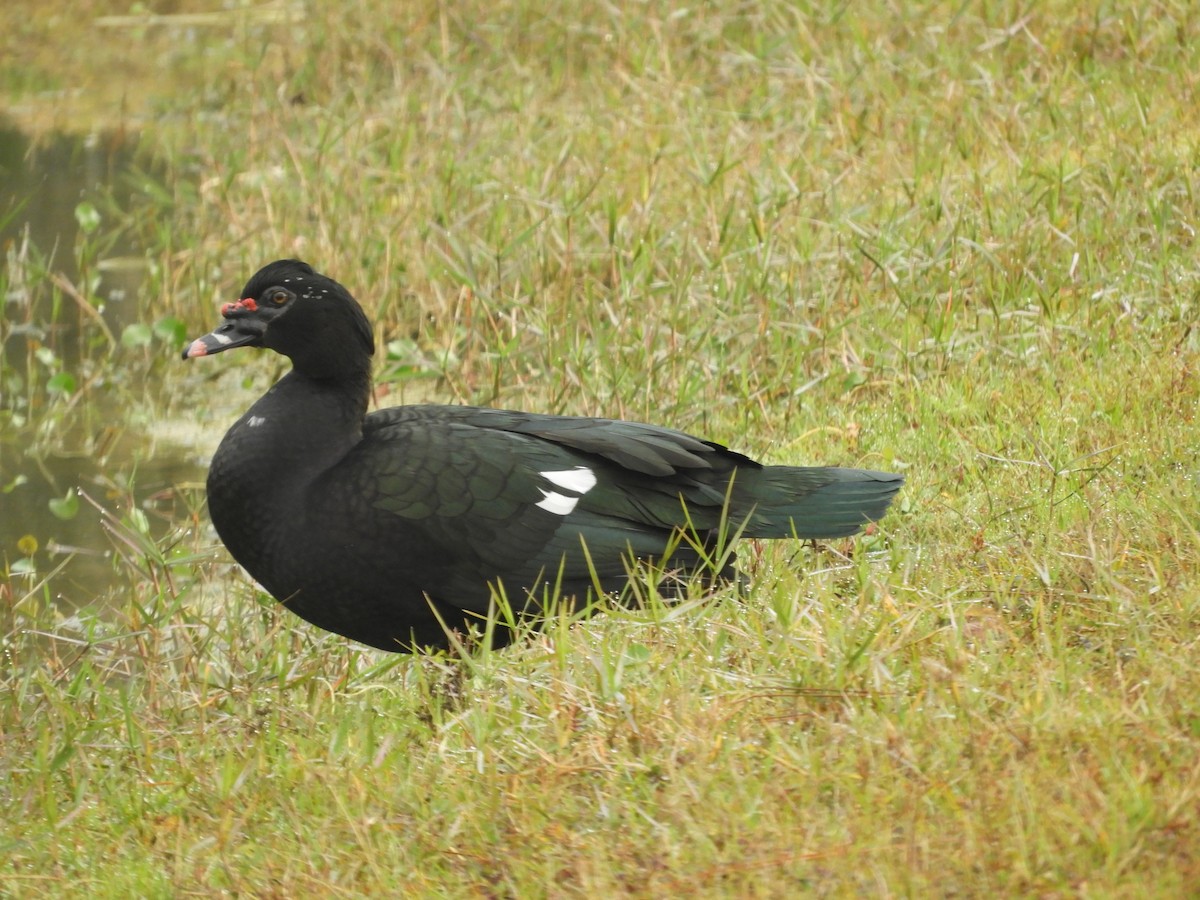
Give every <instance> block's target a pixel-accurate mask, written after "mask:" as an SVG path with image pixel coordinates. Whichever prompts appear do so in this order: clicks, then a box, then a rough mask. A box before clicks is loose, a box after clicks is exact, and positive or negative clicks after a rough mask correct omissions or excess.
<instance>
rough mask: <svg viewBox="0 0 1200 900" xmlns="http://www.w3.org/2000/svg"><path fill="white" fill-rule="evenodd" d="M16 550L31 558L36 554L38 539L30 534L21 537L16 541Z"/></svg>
mask: <svg viewBox="0 0 1200 900" xmlns="http://www.w3.org/2000/svg"><path fill="white" fill-rule="evenodd" d="M17 549H18V550H20V551H21V552H22V553H24V554H25V555H26V556H33V554H35V553H37V549H38V539H37V538H35V537H34V536H33V535H32V534H24V535H21V537H19V538H18V539H17Z"/></svg>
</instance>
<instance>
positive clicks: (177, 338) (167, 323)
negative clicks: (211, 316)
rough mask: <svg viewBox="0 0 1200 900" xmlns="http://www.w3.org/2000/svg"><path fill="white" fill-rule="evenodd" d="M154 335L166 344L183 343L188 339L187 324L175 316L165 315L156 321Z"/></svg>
mask: <svg viewBox="0 0 1200 900" xmlns="http://www.w3.org/2000/svg"><path fill="white" fill-rule="evenodd" d="M154 336H155V337H156V338H158V339H159V340H160V341H163V342H164V343H166V344H182V343H183V342H184V341H186V340H187V326H186V325H184V324H183V320H182V319H180V318H177V317H175V316H163V318H161V319H159V320H158V321H157V322H155V323H154Z"/></svg>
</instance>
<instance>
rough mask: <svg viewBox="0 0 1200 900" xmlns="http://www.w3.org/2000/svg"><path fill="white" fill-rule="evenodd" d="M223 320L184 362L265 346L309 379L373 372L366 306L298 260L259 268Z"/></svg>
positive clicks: (189, 351)
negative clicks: (288, 361)
mask: <svg viewBox="0 0 1200 900" xmlns="http://www.w3.org/2000/svg"><path fill="white" fill-rule="evenodd" d="M221 315H222V316H223V317H224V319H225V321H224V322H223V323H222V324H221V325H220V326H218V327H217V328H216V329H214V330H213V331H210V332H209V333H208V334H206V335H204V336H203V337H199V338H196V340H194V341H192V342H191V343H190V344H189V345H188V346H187V349H185V350H184V351H183V358H184V359H191V358H193V357H196V356H208V355H210V354H213V353H220V352H221V351H223V350H232V349H233V348H234V347H267V348H269V349H271V350H274V351H275V352H276V353H282V354H283V355H284V356H286V357H288V358H289V359H290V360H291V361H292V366H293V367H294V368H295V369H296V371H298V372H300V373H301V374H304V375H307V376H309V377H310V378H322V379H324V378H342V377H347V376H353V375H360V374H362V373H363V372H369V371H370V367H371V356H372V355H373V354H374V352H375V338H374V335H373V334H372V332H371V323H370V322H369V321H367V316H366V314H365V313H364V312H363V310H362V307H361V306H359V305H358V301H357V300H355V299H354V298H353V297H352V296H350V292H349V291H347V290H346V289H345V288H344V287H342V286H341V285H340V284H338V283H337V282H336V281H334V280H333V279H332V278H327V277H326V276H324V275H322V274H320V273H319V272H314V271H313V269H312V267H311V266H310V265H308V264H307V263H303V262H300V260H298V259H280V260H277V261H275V262H273V263H270V264H269V265H266V266H264V267H263V268H261V269H259V271H258V272H257V273H256V274H255V275H254V277H253V278H251V279H250V281H249V282H247V284H246V286H245V287H244V288H243V289H242V299H240V300H237V301H235V302H233V303H226V304H225V305H223V306H222V307H221Z"/></svg>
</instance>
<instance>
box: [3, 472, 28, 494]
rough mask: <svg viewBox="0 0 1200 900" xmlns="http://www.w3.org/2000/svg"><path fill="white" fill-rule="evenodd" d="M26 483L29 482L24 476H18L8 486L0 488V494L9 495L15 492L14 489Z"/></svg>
mask: <svg viewBox="0 0 1200 900" xmlns="http://www.w3.org/2000/svg"><path fill="white" fill-rule="evenodd" d="M27 481H29V479H28V478H26V477H25V476H24V475H18V476H17V477H16V478H14V479H13V480H12V481H10V482H9V483H8V484H6V485H4V487H0V494H11V493H12V492H13V490H15V489H16V488H19V487H20V486H21V485H23V484H25V482H27Z"/></svg>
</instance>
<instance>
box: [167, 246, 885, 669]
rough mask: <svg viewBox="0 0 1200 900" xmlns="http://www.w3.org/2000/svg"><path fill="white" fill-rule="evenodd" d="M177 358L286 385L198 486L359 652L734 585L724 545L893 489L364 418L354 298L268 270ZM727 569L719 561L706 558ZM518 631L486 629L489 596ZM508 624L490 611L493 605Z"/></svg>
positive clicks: (304, 606) (532, 423)
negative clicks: (222, 357)
mask: <svg viewBox="0 0 1200 900" xmlns="http://www.w3.org/2000/svg"><path fill="white" fill-rule="evenodd" d="M220 314H221V323H220V324H219V325H218V327H216V328H215V329H214V330H213V331H211V332H209V333H208V334H205V335H204V336H202V337H199V338H196V339H195V340H193V341H191V342H190V343H189V344H188V345H187V347H186V348H185V349H184V350H183V358H184V359H185V360H187V359H197V358H199V357H208V356H213V355H215V354H218V353H224V352H225V351H227V350H233V349H236V348H240V347H256V348H265V349H267V350H271V351H274V352H275V353H278V354H281V355H283V356H285V357H287V358H288V359H289V360H290V361H291V369H290V371H288V372H287V373H286V374H284V375H283V376H282V377H281V378H280V379H279V380H278V381H277V382H276V383H275V384H274V385H273V386H272V387H270V388H269V389H268V390H267V392H266V393H265V394H263V395H262V396H261V397H259V398H258V400H256V401H255V402H254V403H253V404H252V405H251V406H250V408H249V409H248V410H246V412H245V413H244V414H243V415H242V416H241V417H240V418H239V419H238V420H237V421H236V422H234V423H233V425H232V426H231V427H230V429H229V431H228V432H227V433H226V434H225V436H224V438H223V439H222V440H221V442H220V444H219V446H218V447H217V450H216V452H215V454H214V455H213V457H212V462H211V464H210V466H209V471H208V478H207V483H206V487H207V497H208V511H209V516H210V517H211V520H212V523H213V526H214V527H215V529H216V533H217V535H218V537H219V538H220V540H221V542H222V543H223V544H224V545H225V547H226V548H227V549H228V551H229V553H230V554H231V555H232V557H233V559H234V560H236V561H237V563H238V564H239V565H241V566H242V567H243V568H244V569H245V570H246V572H248V573H249V574H250V576H251V577H252V578H253V579H254V580H255V581H257V582H258V583H259V584H260V585H261V586H262V587H263V588H265V589H266V591H267V592H268V593H269V594H271V596H272V597H274V598H275V599H276V600H278V601H279V602H280V603H282V604H283V605H284V606H285V607H287V609H289V610H291V611H292V612H293V613H295V614H296V615H298V616H300V617H301V618H302V619H305V620H307V621H308V622H310V623H312V624H313V625H316V626H318V627H319V628H322V629H325V630H327V631H331V632H334V633H336V634H339V635H343V636H345V637H347V638H351V639H352V640H355V641H358V642H360V643H362V644H366V645H367V646H369V647H374V648H378V649H381V650H388V651H393V652H401V653H419V652H430V651H438V650H447V649H450V648H452V647H456V646H462V645H463V641H464V640H466V639H468V638H471V637H473V638H474V639H475V640H481V639H482V638H481V635H487V636H488V639H489V640H490V641H491V643H492V644H493V645H494V646H503V645H504V644H505V643H507V642H509V641H510V640H511V639H512V635H513V632H514V630H515V626H516V625H517V624H519V622H523V621H526V620H528V621H530V622H533V623H534V624H533V626H532V627H534V628H536V627H537V624H536V623H537V621H538V617H539V616H544V614H545V613H546V612H547V609H548V608H549V607H550V606H552V605H553V604H554V603H557V604H559V606H560V607H561V606H563V605H565V607H566V608H567V609H574V610H579V611H581V612H582V613H583V614H585V615H590V612H591V611H595V610H596V609H602V608H603V607H604V605H605V603H606V602H607V601H608V600H609V599H614V598H615V599H620V598H622V597H628V596H629V595H630V593H631V592H630V591H629V590H627V588H628V586H629V583H630V579H631V578H632V577H635V573H636V572H637V571H638V563H639V561H646V562H647V563H649V564H653V565H656V566H658V567H659V571H662V572H671V573H681V577H679V578H677V579H664V584H667V583H673V584H676V585H680V587H679V588H678V591H682V590H683V589H684V587H685V586H686V582H687V580H688V578H687V576H688V575H689V573H695V572H698V571H707V572H709V573H710V574H715V575H716V576H718V577H719V579H721V580H724V579H727V578H734V577H736V568H735V566H734V559H735V557H734V556H733V554H732V553H721V554H717V553H715V552H714V551H713V548H714V547H717V546H718V545H719V544H721V542H730V543H731V542H732V540H733V539H734V538H736V539H747V538H749V539H755V538H763V539H783V538H791V539H801V540H809V539H811V540H827V539H834V538H841V537H848V536H850V535H853V534H855V533H857V532H859V531H861V530H862V529H863V528H864V527H865V526H867V525H868V524H869V523H872V522H875V521H878V520H879V519H880V518H882V517H883V515H884V513H885V512H886V511H887V509H888V506H889V505H890V504H891V502H892V499H893V498H894V497H895V495H896V493H897V492H898V491H899V490H900V488H901V485H902V484H903V483H904V477H903V476H902V475H898V474H893V473H889V472H878V471H872V470H868V469H858V468H842V467H827V466H788V465H764V464H762V463H759V462H757V461H755V460H753V459H751V458H750V457H748V456H744V455H742V454H740V453H737V452H735V451H733V450H730V449H729V448H727V447H725V446H724V445H722V444H719V443H716V442H714V441H710V440H705V439H702V438H698V437H693V436H691V435H689V434H686V433H684V432H682V431H677V430H674V429H671V428H666V427H662V426H658V425H651V424H645V423H641V422H633V421H625V420H618V419H606V418H592V417H585V416H570V415H548V414H540V413H536V412H520V411H516V410H508V409H498V408H489V407H480V406H459V405H403V406H394V407H391V408H385V409H378V410H375V411H373V412H368V405H369V401H370V398H371V396H372V357H373V355H374V353H375V339H374V331H373V328H372V325H371V322H370V320H369V319H368V317H367V314H366V313H365V312H364V311H363V308H362V306H361V305H360V304H359V303H358V301H357V300H356V299H355V298H354V297H353V296H352V295H351V293H350V291H348V290H347V289H346V288H345V287H343V286H342V285H341V284H339V283H338V282H337V281H335V280H334V279H332V278H330V277H328V276H326V275H323V274H321V273H319V272H317V271H315V270H314V269H313V268H312V267H311V266H310V265H308V264H307V263H304V262H301V261H299V260H296V259H281V260H277V261H275V262H272V263H270V264H268V265H266V266H264V267H263V268H262V269H260V270H259V271H258V272H257V273H255V274H254V275H253V277H251V278H250V280H249V281H248V282H247V283H246V286H245V287H244V288H243V289H242V292H241V299H238V300H236V301H232V302H228V303H225V304H224V305H223V306H222V307H221V309H220ZM718 557H719V558H718ZM501 597H502V598H504V599H505V600H506V601H507V608H508V609H509V610H512V611H515V613H516V614H515V616H514V615H513V614H511V613H510V614H508V615H498V613H497V610H498V601H499V598H501ZM500 608H503V607H500Z"/></svg>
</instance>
